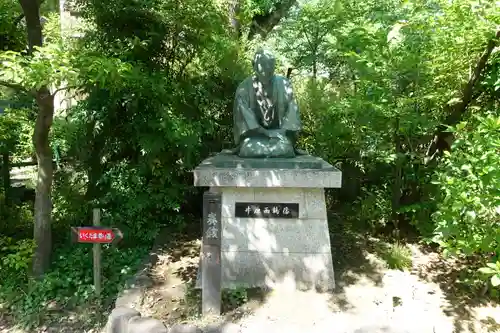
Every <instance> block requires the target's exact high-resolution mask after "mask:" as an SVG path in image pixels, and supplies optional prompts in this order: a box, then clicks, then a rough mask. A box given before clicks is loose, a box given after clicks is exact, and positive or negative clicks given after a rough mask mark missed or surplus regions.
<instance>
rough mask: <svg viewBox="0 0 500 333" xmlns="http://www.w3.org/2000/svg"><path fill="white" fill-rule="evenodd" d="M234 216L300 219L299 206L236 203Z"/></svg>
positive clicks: (294, 204)
mask: <svg viewBox="0 0 500 333" xmlns="http://www.w3.org/2000/svg"><path fill="white" fill-rule="evenodd" d="M234 216H236V217H248V218H282V219H296V218H298V217H299V204H298V203H270V202H264V203H261V202H236V204H235V208H234Z"/></svg>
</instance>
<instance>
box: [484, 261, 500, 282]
mask: <svg viewBox="0 0 500 333" xmlns="http://www.w3.org/2000/svg"><path fill="white" fill-rule="evenodd" d="M479 272H480V273H482V274H485V275H486V276H487V277H489V278H490V281H491V285H492V286H493V287H498V286H500V261H497V262H496V263H487V264H486V267H482V268H480V269H479Z"/></svg>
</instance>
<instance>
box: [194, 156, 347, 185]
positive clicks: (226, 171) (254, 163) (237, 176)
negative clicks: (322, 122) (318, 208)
mask: <svg viewBox="0 0 500 333" xmlns="http://www.w3.org/2000/svg"><path fill="white" fill-rule="evenodd" d="M341 180H342V173H341V172H340V170H338V169H336V168H335V167H333V166H332V165H330V164H329V163H327V162H325V161H324V160H322V159H321V158H319V157H314V156H310V155H302V156H297V157H295V158H241V157H238V156H236V155H227V154H218V155H216V156H214V157H210V158H207V159H206V160H204V161H203V162H202V163H201V164H200V165H199V166H198V167H197V168H196V169H195V170H194V185H195V186H209V187H212V186H214V187H307V188H340V185H341Z"/></svg>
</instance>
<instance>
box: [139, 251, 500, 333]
mask: <svg viewBox="0 0 500 333" xmlns="http://www.w3.org/2000/svg"><path fill="white" fill-rule="evenodd" d="M411 249H412V252H413V269H412V270H411V272H410V271H399V270H391V269H387V267H386V265H385V264H384V262H383V261H381V260H380V259H379V258H378V257H377V256H376V255H374V254H371V253H368V252H366V251H364V253H363V257H364V264H363V266H359V267H358V269H353V268H350V269H344V271H343V272H341V273H340V272H339V274H337V275H339V276H338V277H337V281H336V283H337V290H336V292H335V293H330V294H319V293H316V292H301V291H294V290H293V288H290V285H283V286H282V287H281V288H278V289H276V290H274V291H272V292H271V293H269V294H267V295H265V298H264V300H263V301H261V302H259V304H257V305H255V304H253V305H251V304H248V305H244V306H243V307H242V308H240V309H239V312H238V311H237V315H234V314H232V315H228V316H226V318H223V319H222V320H221V321H219V322H218V324H219V327H222V329H221V330H219V331H222V332H223V333H282V332H286V333H299V332H300V333H378V332H384V333H490V332H500V307H499V306H498V305H484V304H483V305H475V306H473V305H467V304H465V303H460V304H459V305H460V306H457V305H458V304H457V303H456V302H454V301H450V299H451V298H450V294H449V291H448V292H444V291H443V289H442V284H441V285H439V284H438V283H439V282H432V281H436V280H435V279H434V277H436V276H437V275H440V274H441V273H443V271H442V269H441V270H440V271H438V269H437V268H435V267H436V264H437V263H438V262H439V263H440V264H442V262H443V259H442V258H440V257H439V256H438V255H437V254H436V253H426V254H424V253H422V252H421V251H420V248H419V247H418V246H411ZM181 261H182V260H181ZM195 262H196V260H195V259H192V261H191V263H190V265H193V264H194V263H195ZM178 263H179V261H175V262H172V261H171V260H168V259H167V260H165V261H164V262H163V263H162V264H160V265H159V267H157V269H159V268H160V267H161V266H163V265H164V266H165V267H169V268H170V269H171V268H172V267H174V266H175V265H177V264H178ZM448 265H449V266H450V265H454V263H448ZM339 271H340V269H339ZM175 275H176V274H174V276H175ZM423 275H425V276H426V278H424V277H422V276H423ZM160 279H161V280H164V281H165V280H166V281H169V280H170V281H173V280H172V279H173V276H172V272H169V273H167V272H165V273H164V274H162V275H161V276H160ZM174 280H175V279H174ZM175 282H176V283H178V281H175ZM163 287H165V285H163ZM153 289H154V288H153ZM169 290H170V291H169ZM152 291H153V290H150V292H152ZM172 291H173V289H172V288H167V290H166V291H165V290H164V291H163V292H162V291H160V290H159V289H156V290H155V292H157V293H159V294H164V295H165V296H171V294H169V293H170V292H172ZM149 295H151V299H157V300H158V299H160V298H161V301H160V302H159V303H158V302H155V303H152V302H151V303H150V305H151V306H147V304H143V309H144V310H146V308H149V309H155V311H151V312H150V313H147V311H146V313H147V314H148V315H153V316H154V317H156V318H159V319H162V320H164V321H165V322H166V323H167V325H169V324H171V323H172V322H175V321H177V322H178V320H179V319H180V318H179V317H178V316H176V315H174V314H175V313H176V311H177V310H176V309H177V308H175V309H173V307H174V306H175V307H177V306H178V305H180V304H178V303H174V304H172V302H171V301H169V300H168V299H171V297H159V296H157V295H158V294H156V295H155V296H153V294H151V293H150V294H149ZM177 296H179V295H177ZM162 302H163V303H162ZM146 303H149V302H146ZM153 304H154V305H153ZM180 307H182V305H181V306H180ZM162 309H164V311H162ZM152 312H154V313H152ZM171 319H173V320H171ZM186 319H187V318H186ZM186 319H185V320H184V321H186ZM187 321H188V322H189V321H190V320H189V319H187ZM223 322H225V323H226V324H228V325H226V326H224V325H222V324H223ZM193 323H194V324H197V325H198V326H202V327H203V326H205V325H203V322H196V320H195V321H194V322H193ZM205 324H206V323H205Z"/></svg>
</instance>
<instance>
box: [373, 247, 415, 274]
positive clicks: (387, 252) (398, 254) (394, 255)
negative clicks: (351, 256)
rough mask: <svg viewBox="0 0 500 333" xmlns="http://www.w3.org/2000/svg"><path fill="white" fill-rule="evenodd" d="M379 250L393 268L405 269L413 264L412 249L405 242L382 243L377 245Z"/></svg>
mask: <svg viewBox="0 0 500 333" xmlns="http://www.w3.org/2000/svg"><path fill="white" fill-rule="evenodd" d="M377 252H378V254H379V255H380V257H381V258H382V259H383V260H385V262H386V263H387V265H388V266H389V268H391V269H399V270H405V269H410V268H411V266H412V253H411V250H410V249H409V248H408V247H407V246H406V245H404V244H401V243H398V242H396V243H394V244H386V243H381V244H378V246H377Z"/></svg>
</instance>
